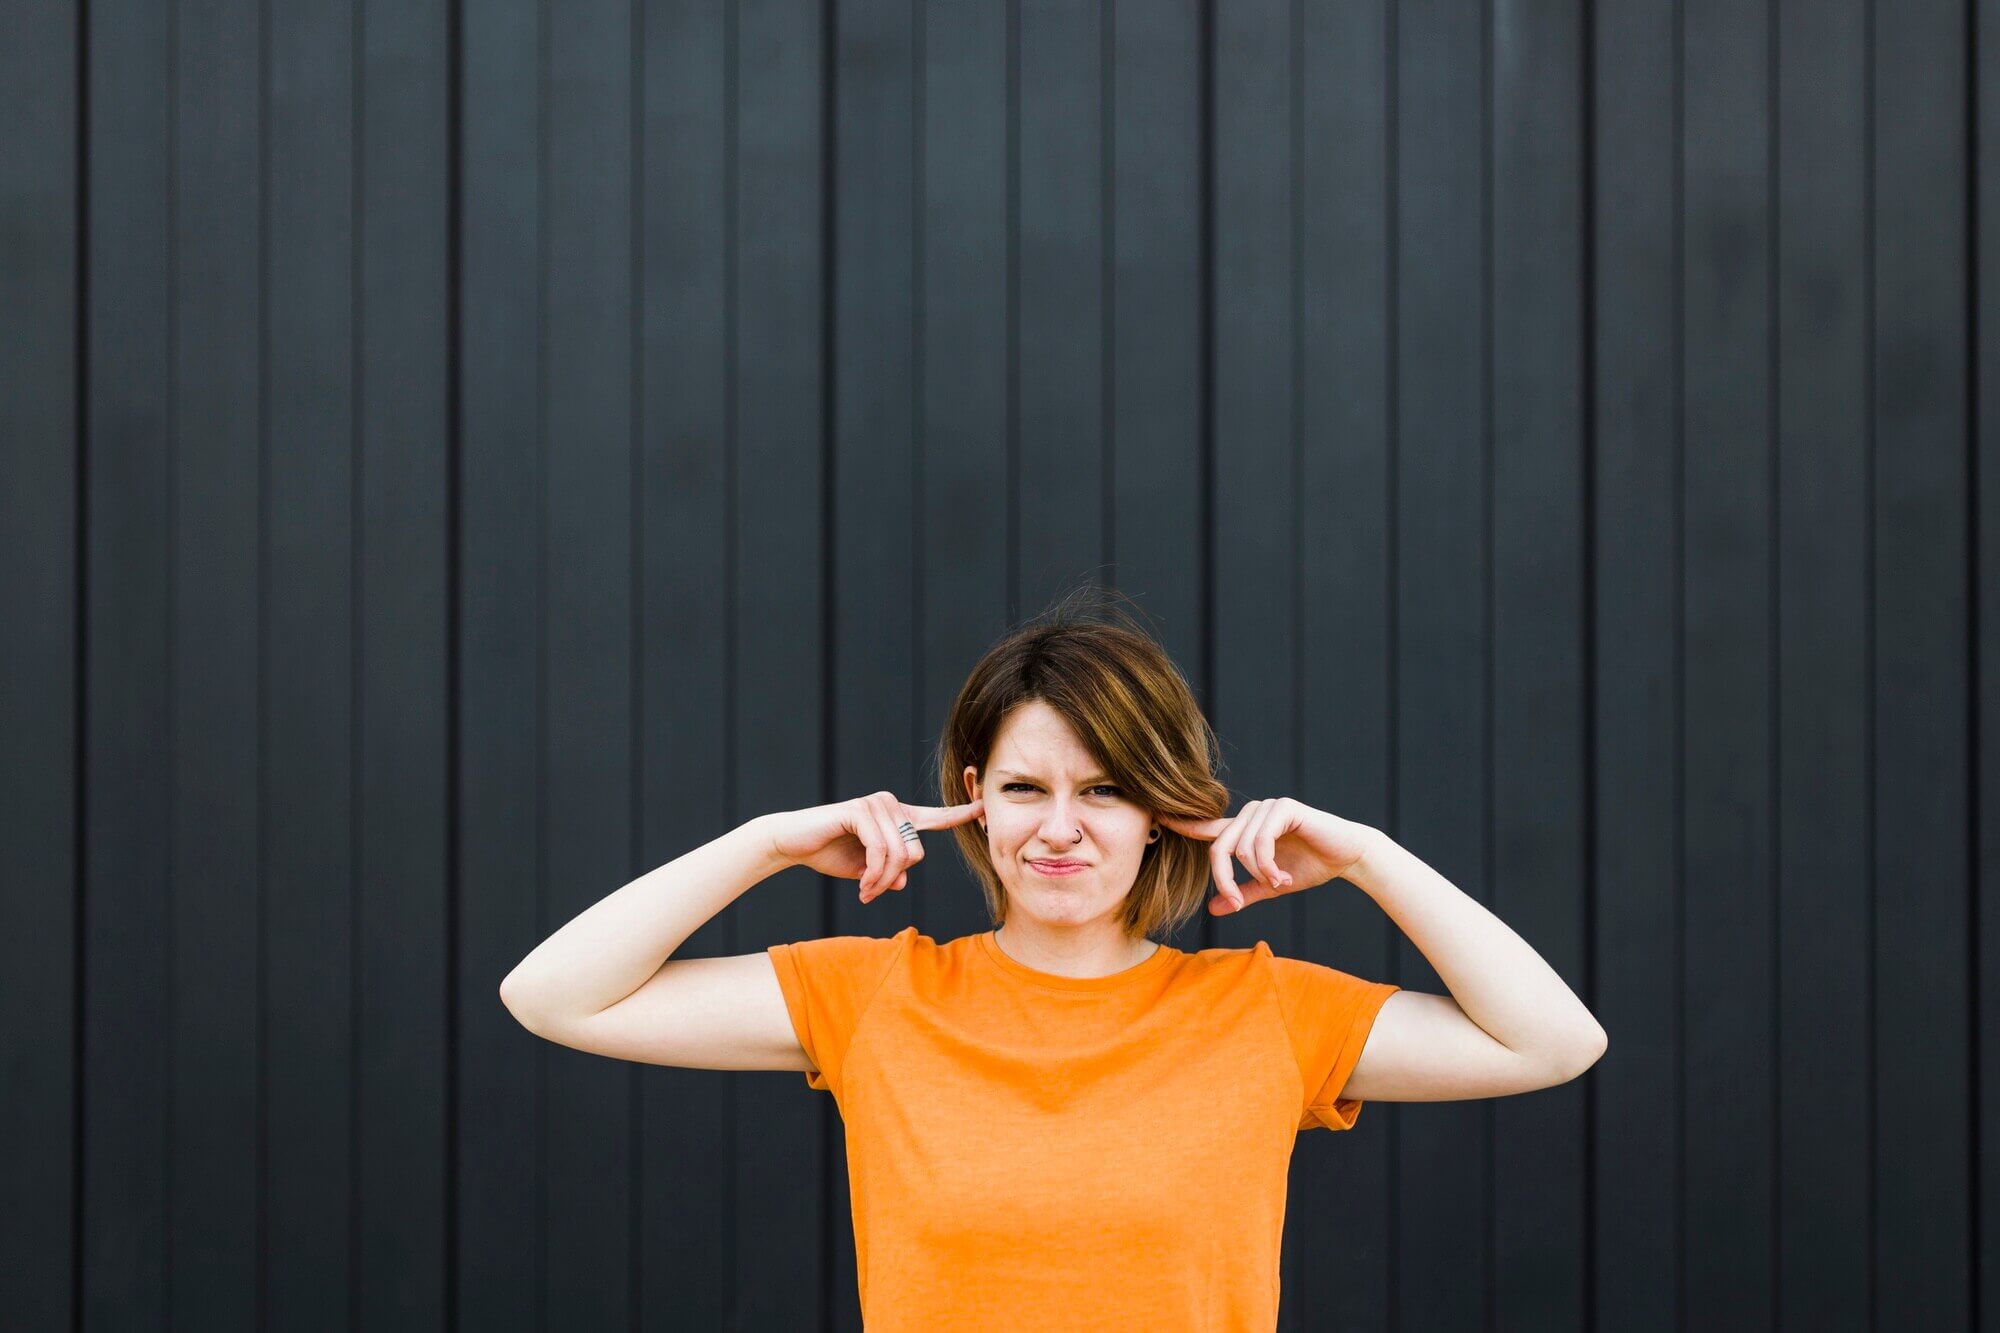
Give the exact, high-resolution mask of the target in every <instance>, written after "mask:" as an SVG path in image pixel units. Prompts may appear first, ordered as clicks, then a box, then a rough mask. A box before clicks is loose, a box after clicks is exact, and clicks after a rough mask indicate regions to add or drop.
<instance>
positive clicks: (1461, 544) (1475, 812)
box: [1385, 4, 1508, 1328]
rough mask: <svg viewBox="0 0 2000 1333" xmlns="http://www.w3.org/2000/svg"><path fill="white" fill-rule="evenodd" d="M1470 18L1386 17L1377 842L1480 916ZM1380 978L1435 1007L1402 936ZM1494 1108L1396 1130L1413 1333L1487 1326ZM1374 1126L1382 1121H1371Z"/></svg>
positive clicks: (1482, 407)
mask: <svg viewBox="0 0 2000 1333" xmlns="http://www.w3.org/2000/svg"><path fill="white" fill-rule="evenodd" d="M1486 22H1487V20H1486V14H1485V8H1484V6H1472V5H1463V4H1406V5H1401V6H1399V7H1398V10H1397V14H1396V31H1395V36H1394V38H1393V47H1392V50H1391V52H1390V56H1389V59H1390V60H1391V61H1392V62H1393V68H1394V70H1395V89H1396V91H1395V98H1394V102H1393V105H1394V107H1395V112H1394V114H1395V118H1396V136H1395V153H1396V187H1395V194H1394V196H1393V211H1392V213H1391V216H1392V218H1393V219H1394V230H1395V237H1396V242H1395V244H1396V264H1395V268H1394V286H1393V288H1392V291H1391V295H1390V298H1389V299H1390V302H1391V305H1392V307H1393V309H1394V312H1395V315H1394V319H1395V329H1394V332H1393V334H1391V335H1390V336H1391V337H1392V338H1393V345H1394V348H1395V358H1396V360H1395V370H1394V372H1393V380H1394V384H1395V391H1394V392H1395V398H1394V403H1395V413H1396V417H1395V420H1396V430H1395V478H1396V480H1395V494H1394V497H1393V499H1392V500H1391V502H1390V514H1391V516H1392V522H1393V523H1394V525H1395V526H1394V533H1395V535H1394V538H1393V543H1394V544H1393V550H1394V561H1395V564H1394V573H1393V575H1392V578H1391V583H1390V586H1391V587H1392V588H1393V589H1394V595H1395V611H1394V617H1395V633H1394V637H1393V638H1392V640H1391V651H1392V653H1393V656H1392V658H1391V661H1392V663H1393V666H1392V672H1393V675H1392V677H1391V680H1392V682H1393V684H1392V689H1393V691H1394V693H1393V696H1392V703H1391V705H1390V707H1391V716H1392V724H1391V725H1392V727H1393V731H1392V733H1391V735H1392V737H1393V744H1392V749H1391V770H1390V776H1389V799H1390V802H1391V806H1390V811H1391V815H1390V823H1389V831H1390V832H1391V834H1392V835H1393V836H1395V837H1396V839H1397V840H1398V841H1400V842H1402V843H1404V844H1405V845H1407V846H1409V847H1411V848H1412V849H1413V850H1415V851H1417V853H1418V854H1419V855H1421V856H1422V857H1423V858H1424V860H1426V861H1427V862H1429V863H1430V864H1431V865H1432V866H1434V867H1435V868H1436V869H1437V870H1438V871H1439V873H1441V874H1443V875H1445V876H1446V877H1447V878H1449V879H1450V880H1452V881H1453V882H1454V883H1456V884H1458V885H1459V886H1460V887H1461V888H1463V889H1464V890H1465V892H1466V893H1468V894H1469V895H1471V896H1472V897H1474V898H1476V899H1478V900H1480V901H1481V902H1484V903H1490V902H1491V901H1492V878H1491V876H1492V862H1491V855H1492V853H1491V842H1492V827H1491V820H1492V793H1491V784H1492V780H1493V779H1492V773H1493V769H1492V758H1491V742H1490V736H1489V731H1488V728H1489V726H1490V725H1491V697H1490V693H1489V691H1490V674H1491V663H1492V635H1491V613H1492V602H1491V588H1490V579H1491V563H1492V550H1493V547H1492V540H1491V531H1492V524H1493V515H1492V511H1491V504H1492V499H1491V495H1492V492H1491V487H1492V481H1491V478H1492V473H1493V465H1492V461H1491V454H1492V452H1493V451H1494V450H1497V449H1500V448H1505V447H1507V443H1508V442H1506V441H1497V440H1493V439H1492V438H1491V437H1490V435H1489V432H1488V417H1487V413H1488V403H1489V392H1490V389H1489V384H1490V371H1489V369H1488V366H1489V357H1490V351H1489V343H1490V338H1491V336H1492V335H1491V320H1492V316H1491V311H1490V306H1491V303H1492V286H1491V274H1490V269H1489V245H1490V236H1489V221H1490V217H1489V207H1490V205H1489V188H1490V186H1489V181H1488V175H1489V172H1488V167H1487V160H1486V159H1487V152H1488V149H1487V144H1488V142H1489V139H1488V136H1489V134H1490V132H1491V131H1490V126H1489V117H1490V115H1491V111H1490V98H1491V93H1490V90H1489V75H1488V63H1489V62H1488V55H1487V43H1486V37H1487V34H1486ZM1389 980H1392V981H1395V982H1398V983H1399V984H1401V985H1404V986H1408V987H1412V988H1414V989H1418V990H1426V991H1434V992H1437V991H1442V990H1443V989H1444V987H1443V984H1442V982H1441V981H1440V980H1439V979H1438V978H1437V976H1436V973H1435V971H1434V970H1433V969H1432V968H1431V966H1430V964H1429V962H1428V961H1427V960H1426V959H1425V958H1424V956H1423V955H1422V954H1421V953H1419V952H1418V951H1417V950H1416V948H1415V947H1414V946H1413V945H1411V944H1410V943H1409V941H1408V940H1407V939H1406V938H1404V939H1399V940H1398V941H1397V943H1396V962H1395V969H1394V972H1393V973H1392V975H1391V976H1390V977H1389ZM1496 1109H1497V1108H1495V1107H1494V1106H1493V1105H1492V1104H1491V1103H1482V1102H1450V1103H1444V1104H1441V1105H1438V1106H1431V1107H1425V1108H1423V1109H1422V1112H1421V1114H1416V1115H1398V1116H1397V1117H1396V1120H1397V1124H1396V1126H1395V1129H1394V1132H1393V1133H1392V1134H1391V1135H1390V1138H1391V1141H1392V1146H1391V1148H1390V1151H1392V1152H1393V1153H1394V1154H1395V1155H1396V1173H1397V1195H1396V1197H1397V1206H1396V1213H1395V1218H1394V1220H1393V1221H1392V1223H1391V1224H1390V1225H1391V1228H1392V1230H1393V1232H1394V1236H1395V1246H1396V1249H1395V1270H1396V1279H1397V1280H1396V1288H1395V1302H1396V1308H1397V1311H1398V1313H1399V1316H1400V1318H1401V1319H1402V1320H1404V1321H1406V1322H1407V1323H1408V1325H1409V1326H1410V1327H1413V1328H1464V1327H1472V1326H1476V1325H1477V1324H1479V1323H1480V1321H1482V1320H1484V1319H1486V1318H1488V1317H1489V1316H1488V1314H1487V1311H1488V1310H1489V1309H1490V1302H1491V1300H1492V1296H1493V1292H1494V1290H1495V1275H1494V1267H1493V1265H1494V1254H1493V1238H1492V1225H1493V1195H1492V1188H1493V1154H1494V1151H1495V1145H1494V1142H1493V1116H1494V1112H1495V1110H1496ZM1385 1118H1387V1117H1385Z"/></svg>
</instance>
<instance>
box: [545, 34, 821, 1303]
mask: <svg viewBox="0 0 2000 1333" xmlns="http://www.w3.org/2000/svg"><path fill="white" fill-rule="evenodd" d="M728 8H729V7H728V6H727V5H725V4H720V3H709V4H683V3H653V4H647V5H645V6H643V7H640V8H638V9H637V10H636V11H635V12H636V13H637V16H638V20H639V22H640V24H641V26H642V32H641V33H640V34H639V36H638V37H637V38H636V39H635V46H636V59H637V60H638V62H639V72H638V75H637V83H636V85H635V88H634V97H635V99H636V100H637V106H638V112H639V127H638V136H639V137H638V151H637V158H638V162H639V168H638V169H639V172H640V175H639V180H638V187H637V191H636V195H635V199H634V204H635V211H636V218H635V223H634V225H635V226H636V227H637V229H638V247H637V249H636V251H635V253H634V260H635V264H636V272H635V275H634V279H633V281H634V286H635V288H636V291H637V293H638V298H637V303H636V305H635V307H634V310H633V315H634V318H635V320H636V321H637V325H636V328H635V331H634V334H633V339H634V343H635V348H636V353H637V358H638V360H637V364H636V374H637V376H638V380H637V383H636V385H635V386H634V408H633V411H634V417H633V420H634V424H635V428H636V439H637V444H636V446H635V447H636V449H637V457H636V460H635V467H636V469H637V474H636V475H637V477H638V480H637V483H636V492H637V494H636V499H635V511H636V512H635V514H634V520H635V522H636V523H637V525H638V532H637V534H636V535H635V537H634V539H633V540H634V547H633V558H634V560H635V562H636V568H637V579H638V582H637V586H636V588H635V591H634V608H633V609H634V613H635V615H636V616H637V624H638V636H639V637H638V642H637V645H636V647H637V650H638V667H637V672H636V676H635V679H634V681H633V691H634V698H635V701H636V709H637V712H636V714H635V716H634V718H633V732H634V744H635V745H636V746H637V750H638V754H637V764H638V772H637V783H636V788H635V793H634V794H635V798H636V801H637V816H636V818H637V821H638V827H639V833H640V836H641V839H642V854H641V855H640V858H639V859H640V862H641V863H642V865H643V866H644V867H648V868H650V867H652V866H657V865H661V864H663V863H665V862H667V861H670V860H672V859H673V858H674V857H676V856H678V855H680V854H681V853H682V852H684V851H686V850H687V849H688V848H690V847H693V846H696V845H699V844H700V843H702V842H704V841H706V840H707V839H709V838H712V837H714V836H715V834H716V833H717V831H719V830H721V829H724V828H727V827H729V826H730V822H731V821H732V820H734V819H736V818H738V817H740V815H741V813H742V812H741V810H740V807H739V804H738V802H737V801H736V799H735V797H734V795H733V793H732V791H731V778H730V775H731V774H732V773H733V772H734V771H735V764H734V761H733V759H732V756H731V753H730V737H731V735H732V734H733V731H732V727H731V723H730V720H729V709H728V700H729V699H730V698H731V695H730V686H729V671H730V663H731V661H732V660H733V649H732V646H731V643H730V639H729V625H730V600H731V589H732V587H733V586H734V585H733V579H732V575H731V572H730V571H731V569H732V564H733V555H732V550H733V547H732V541H733V534H734V532H735V530H736V529H735V520H734V517H733V516H732V514H731V512H730V494H731V493H730V477H731V475H732V468H733V464H732V454H731V448H732V441H731V437H730V434H729V432H730V425H731V422H732V420H733V418H732V416H731V412H730V400H731V379H730V376H731V373H732V368H733V366H734V364H735V362H734V360H733V359H732V355H731V348H730V331H731V330H732V329H733V327H734V320H733V317H732V314H731V310H730V307H729V304H728V299H729V291H730V289H729V286H728V279H729V274H728V265H729V263H730V256H731V255H732V254H733V253H734V251H733V249H732V238H731V232H730V226H731V223H730V219H731V207H732V205H731V195H730V171H731V160H730V157H729V151H730V148H729V135H730V133H731V125H732V117H733V115H734V112H733V104H732V102H731V101H730V96H731V89H733V88H734V87H735V86H736V77H735V73H734V65H733V58H734V54H735V49H736V48H735V45H734V44H733V41H732V36H731V31H730V30H729V29H728V26H727V19H726V14H727V12H728ZM807 929H808V930H810V929H811V927H810V926H808V927H807ZM734 935H735V921H734V918H733V917H731V916H729V915H723V916H720V917H717V918H716V919H714V920H712V921H709V922H708V923H706V924H705V925H703V926H701V927H700V928H699V929H698V930H696V931H695V932H694V934H693V935H692V936H690V937H689V938H688V940H687V943H686V944H685V945H683V946H682V947H683V948H684V949H685V950H686V951H687V952H688V953H689V954H690V955H694V956H709V955H715V954H726V953H730V952H732V951H733V949H732V942H733V938H734ZM510 966H511V964H510ZM639 1079H640V1086H641V1089H642V1096H643V1105H642V1110H641V1120H640V1130H639V1141H638V1147H637V1161H636V1163H635V1169H636V1172H637V1175H636V1179H637V1182H638V1198H637V1204H638V1209H639V1224H638V1225H639V1234H638V1237H637V1238H636V1245H637V1257H638V1277H637V1282H638V1284H639V1290H638V1292H637V1296H636V1301H635V1309H636V1311H637V1314H638V1318H639V1325H640V1327H642V1328H667V1327H672V1326H673V1325H675V1324H677V1323H679V1324H686V1325H687V1326H689V1327H693V1328H721V1327H723V1326H724V1324H725V1323H726V1322H727V1319H728V1309H729V1303H730V1301H731V1299H732V1298H733V1292H732V1290H731V1284H729V1283H727V1282H724V1281H721V1280H719V1279H718V1277H717V1275H718V1274H722V1273H727V1272H728V1271H729V1267H728V1265H729V1262H730V1259H731V1256H732V1254H733V1253H734V1238H733V1237H732V1236H731V1235H730V1234H729V1233H728V1231H727V1229H726V1228H724V1227H723V1226H722V1225H720V1224H719V1219H721V1218H724V1217H727V1216H728V1209H729V1208H730V1207H731V1206H732V1204H731V1200H732V1198H733V1197H734V1196H733V1191H732V1189H731V1178H732V1174H733V1166H732V1163H731V1161H730V1157H731V1144H732V1141H733V1137H732V1136H733V1135H734V1134H735V1133H736V1129H735V1107H736V1097H737V1095H738V1094H737V1089H736V1088H735V1087H734V1086H733V1085H732V1083H731V1082H730V1081H729V1080H727V1079H724V1078H719V1077H717V1076H716V1075H715V1074H712V1073H709V1072H707V1071H703V1070H693V1069H673V1068H665V1067H648V1068H644V1069H641V1070H640V1071H639ZM801 1138H803V1136H801Z"/></svg>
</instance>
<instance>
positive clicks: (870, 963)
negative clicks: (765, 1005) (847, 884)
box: [764, 926, 917, 1098]
mask: <svg viewBox="0 0 2000 1333" xmlns="http://www.w3.org/2000/svg"><path fill="white" fill-rule="evenodd" d="M916 932H917V928H916V927H915V926H906V927H904V928H903V929H902V930H901V931H899V932H897V933H896V934H895V935H893V936H891V937H890V938H888V939H882V938H879V937H877V936H874V935H828V936H826V937H824V938H822V939H816V940H800V941H798V942H797V943H791V944H773V945H770V946H769V947H767V948H766V949H765V950H764V952H766V953H768V954H770V955H771V966H772V967H774V968H775V969H777V973H778V989H779V990H780V991H782V992H783V993H784V997H785V1009H786V1011H787V1012H788V1013H789V1014H790V1015H791V1019H792V1030H793V1031H794V1032H795V1033H797V1034H798V1038H799V1045H800V1046H802V1047H804V1048H805V1052H806V1056H807V1058H808V1059H810V1060H811V1061H812V1062H813V1064H814V1066H815V1068H813V1069H811V1070H808V1071H806V1083H807V1085H808V1086H810V1087H814V1088H818V1089H820V1090H821V1091H824V1092H830V1093H832V1094H834V1096H835V1097H836V1098H837V1097H838V1096H839V1095H840V1070H841V1066H842V1065H843V1064H844V1063H845V1062H846V1059H847V1048H848V1045H849V1043H850V1042H851V1041H852V1040H853V1038H854V1033H855V1031H856V1029H857V1028H859V1027H860V1024H861V1017H862V1015H863V1014H864V1013H866V1012H867V1009H868V1002H869V1001H870V1000H872V999H873V998H874V997H875V992H876V991H877V990H878V989H880V987H881V984H882V982H883V981H884V980H885V979H886V978H887V977H888V975H889V968H890V966H891V964H893V963H894V961H895V959H896V956H897V954H898V953H899V951H900V950H901V949H902V947H903V946H904V945H905V944H907V943H908V942H909V941H910V940H911V939H914V938H915V936H916Z"/></svg>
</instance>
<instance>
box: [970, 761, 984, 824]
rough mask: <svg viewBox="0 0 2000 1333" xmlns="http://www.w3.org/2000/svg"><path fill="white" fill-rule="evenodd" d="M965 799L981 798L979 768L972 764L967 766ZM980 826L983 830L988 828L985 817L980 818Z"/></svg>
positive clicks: (974, 799)
mask: <svg viewBox="0 0 2000 1333" xmlns="http://www.w3.org/2000/svg"><path fill="white" fill-rule="evenodd" d="M965 799H966V800H968V801H976V800H978V799H979V770H978V769H976V768H974V767H973V766H972V765H971V764H967V765H966V766H965ZM979 827H980V830H981V831H982V832H983V831H984V830H985V828H986V821H985V820H983V819H982V820H980V821H979Z"/></svg>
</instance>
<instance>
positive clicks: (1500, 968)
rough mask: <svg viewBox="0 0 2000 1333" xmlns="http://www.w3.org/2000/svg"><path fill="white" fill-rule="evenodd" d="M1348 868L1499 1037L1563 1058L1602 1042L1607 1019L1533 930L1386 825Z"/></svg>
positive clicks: (1589, 1053) (1523, 1049)
mask: <svg viewBox="0 0 2000 1333" xmlns="http://www.w3.org/2000/svg"><path fill="white" fill-rule="evenodd" d="M1343 878H1345V879H1348V880H1351V881H1353V882H1354V884H1355V885H1357V886H1358V887H1359V888H1360V889H1361V890H1362V891H1363V892H1364V893H1366V894H1367V895H1368V896H1369V897H1371V898H1373V899H1374V900H1375V901H1376V903H1378V904H1379V905H1380V906H1381V908H1382V910H1383V911H1384V912H1387V913H1388V914H1389V919H1390V920H1392V921H1394V922H1395V923H1396V925H1397V927H1398V928H1399V929H1400V930H1401V931H1402V932H1403V933H1404V934H1405V935H1407V936H1409V938H1410V942H1411V943H1412V944H1414V945H1416V946H1417V950H1418V952H1420V953H1422V954H1423V956H1424V957H1425V958H1427V959H1429V960H1430V964H1431V966H1432V967H1434V968H1436V969H1437V974H1438V977H1439V978H1440V979H1441V980H1442V981H1443V982H1444V984H1445V987H1446V988H1447V989H1448V990H1450V991H1451V995H1452V998H1453V999H1454V1000H1456V1001H1458V1007H1459V1008H1461V1009H1463V1010H1464V1011H1465V1013H1466V1016H1467V1017H1468V1018H1470V1019H1471V1020H1472V1021H1473V1022H1475V1023H1477V1024H1479V1026H1480V1027H1482V1028H1484V1029H1485V1030H1486V1032H1487V1034H1488V1035H1490V1036H1491V1037H1492V1038H1493V1039H1494V1040H1495V1041H1498V1042H1500V1043H1501V1044H1502V1045H1504V1046H1506V1047H1508V1048H1509V1049H1511V1050H1514V1051H1517V1052H1519V1053H1520V1054H1522V1055H1530V1056H1535V1057H1537V1058H1545V1059H1549V1060H1552V1061H1554V1062H1556V1063H1558V1064H1566V1063H1569V1062H1572V1061H1574V1060H1576V1059H1581V1058H1585V1057H1591V1058H1594V1057H1595V1056H1596V1055H1597V1054H1598V1053H1600V1052H1601V1051H1602V1050H1603V1049H1604V1046H1605V1042H1606V1037H1605V1034H1604V1029H1603V1027H1602V1026H1600V1025H1599V1024H1598V1022H1597V1020H1596V1019H1595V1018H1594V1017H1592V1016H1591V1012H1590V1010H1589V1009H1587V1008H1586V1007H1585V1006H1584V1003H1583V1001H1581V1000H1579V999H1577V997H1576V994H1575V992H1573V991H1571V990H1570V988H1569V987H1568V986H1567V985H1565V984H1564V983H1563V979H1562V978H1561V977H1560V976H1558V975H1556V972H1555V969H1554V968H1552V967H1550V966H1549V965H1548V964H1547V963H1545V962H1543V961H1542V956H1541V955H1540V954H1538V953H1536V952H1535V951H1534V949H1533V948H1531V947H1529V944H1528V942H1527V941H1526V940H1524V939H1522V938H1521V937H1520V936H1519V935H1516V934H1515V933H1514V932H1513V931H1512V930H1511V929H1509V928H1508V926H1507V924H1506V923H1505V922H1504V921H1502V920H1501V919H1500V918H1499V917H1497V916H1495V915H1493V913H1491V912H1489V911H1488V910H1487V909H1486V908H1485V907H1484V906H1483V905H1481V904H1480V903H1479V902H1478V900H1476V899H1474V898H1473V897H1472V896H1471V895H1469V894H1467V893H1466V892H1465V891H1464V890H1462V889H1460V888H1459V887H1458V886H1457V885H1455V884H1453V883H1452V882H1451V881H1450V880H1448V879H1446V878H1445V877H1444V876H1443V875H1440V874H1439V873H1438V872H1437V871H1435V870H1433V869H1431V868H1430V867H1429V866H1428V865H1425V864H1424V862H1423V861H1422V860H1420V859H1419V858H1418V857H1417V856H1416V855H1415V854H1414V853H1412V852H1410V851H1409V850H1408V849H1407V848H1404V847H1402V846H1400V845H1398V844H1397V842H1396V841H1395V839H1393V838H1391V837H1390V836H1389V835H1388V834H1386V833H1383V832H1382V831H1381V830H1379V829H1378V830H1376V831H1375V832H1374V833H1373V834H1372V835H1371V838H1370V846H1369V849H1368V851H1367V852H1366V853H1364V854H1363V856H1362V858H1361V860H1360V861H1358V862H1356V863H1355V864H1354V865H1353V866H1352V867H1350V868H1349V869H1348V870H1347V871H1346V872H1345V873H1344V875H1343Z"/></svg>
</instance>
